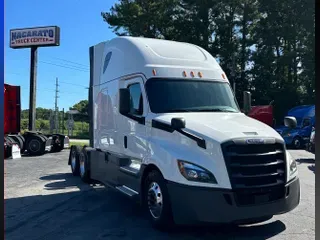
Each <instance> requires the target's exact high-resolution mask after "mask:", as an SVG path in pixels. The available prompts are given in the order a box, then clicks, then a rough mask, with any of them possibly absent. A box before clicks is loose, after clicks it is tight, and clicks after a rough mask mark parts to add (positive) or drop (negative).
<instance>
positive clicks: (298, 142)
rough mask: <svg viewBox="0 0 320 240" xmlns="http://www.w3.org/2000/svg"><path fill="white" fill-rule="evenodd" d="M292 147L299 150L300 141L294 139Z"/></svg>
mask: <svg viewBox="0 0 320 240" xmlns="http://www.w3.org/2000/svg"><path fill="white" fill-rule="evenodd" d="M294 145H295V146H296V148H299V147H300V141H299V139H296V140H295V141H294Z"/></svg>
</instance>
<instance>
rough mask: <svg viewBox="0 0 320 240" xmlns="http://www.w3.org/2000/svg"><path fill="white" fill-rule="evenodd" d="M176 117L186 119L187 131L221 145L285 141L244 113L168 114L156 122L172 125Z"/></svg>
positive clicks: (161, 116)
mask: <svg viewBox="0 0 320 240" xmlns="http://www.w3.org/2000/svg"><path fill="white" fill-rule="evenodd" d="M174 117H181V118H184V119H185V121H186V130H187V131H189V132H191V133H193V134H197V135H199V136H201V137H203V138H204V139H206V138H210V139H212V140H214V141H217V142H219V143H222V142H225V141H228V140H230V139H234V138H245V137H250V138H253V137H257V138H261V137H273V138H276V139H278V140H280V141H283V138H282V137H281V136H280V135H279V133H277V132H276V131H275V130H274V129H273V128H271V127H269V126H268V125H266V124H264V123H262V122H260V121H257V120H255V119H253V118H250V117H248V116H246V115H245V114H243V113H216V112H214V113H212V112H211V113H202V112H200V113H168V114H162V115H158V116H157V117H155V120H158V121H161V122H164V123H167V124H170V123H171V119H172V118H174Z"/></svg>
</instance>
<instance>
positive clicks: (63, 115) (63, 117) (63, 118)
mask: <svg viewBox="0 0 320 240" xmlns="http://www.w3.org/2000/svg"><path fill="white" fill-rule="evenodd" d="M61 126H62V134H63V135H64V108H63V109H62V124H61Z"/></svg>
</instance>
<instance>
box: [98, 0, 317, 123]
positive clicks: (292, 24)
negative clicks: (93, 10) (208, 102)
mask: <svg viewBox="0 0 320 240" xmlns="http://www.w3.org/2000/svg"><path fill="white" fill-rule="evenodd" d="M314 16H315V9H314V1H313V0H283V1H276V0H165V1H156V0H120V1H119V2H118V3H116V4H115V5H114V6H113V7H112V8H111V9H110V11H109V12H104V13H102V17H103V20H104V21H105V22H106V23H108V24H109V27H110V28H111V29H113V31H114V32H115V33H116V34H117V35H131V36H143V37H153V38H164V39H168V40H177V41H184V42H190V43H194V44H196V45H199V46H201V47H203V48H205V49H206V50H207V51H209V52H210V53H211V54H212V55H213V56H214V57H216V58H217V60H218V61H219V63H220V65H221V66H222V68H223V69H224V71H225V72H226V74H227V76H228V77H229V79H230V81H231V83H232V82H233V81H236V84H237V85H236V90H237V91H236V95H237V96H238V100H240V102H241V100H242V91H243V90H247V89H251V91H252V92H253V99H254V101H255V102H254V104H255V105H261V104H268V103H269V102H270V101H271V100H275V103H276V116H277V118H278V119H279V118H280V117H282V116H283V114H284V113H285V112H286V111H287V110H288V108H290V107H292V106H294V105H299V104H314V101H315V92H314V90H315V65H314V60H315V59H314V52H315V34H314V26H315V17H314ZM284 92H285V94H284Z"/></svg>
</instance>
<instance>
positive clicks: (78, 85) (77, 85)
mask: <svg viewBox="0 0 320 240" xmlns="http://www.w3.org/2000/svg"><path fill="white" fill-rule="evenodd" d="M6 74H13V75H19V76H25V74H21V73H13V72H6ZM60 83H64V84H69V85H73V86H76V87H82V88H85V89H88V87H87V86H84V85H81V84H76V83H70V82H63V81H60Z"/></svg>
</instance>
